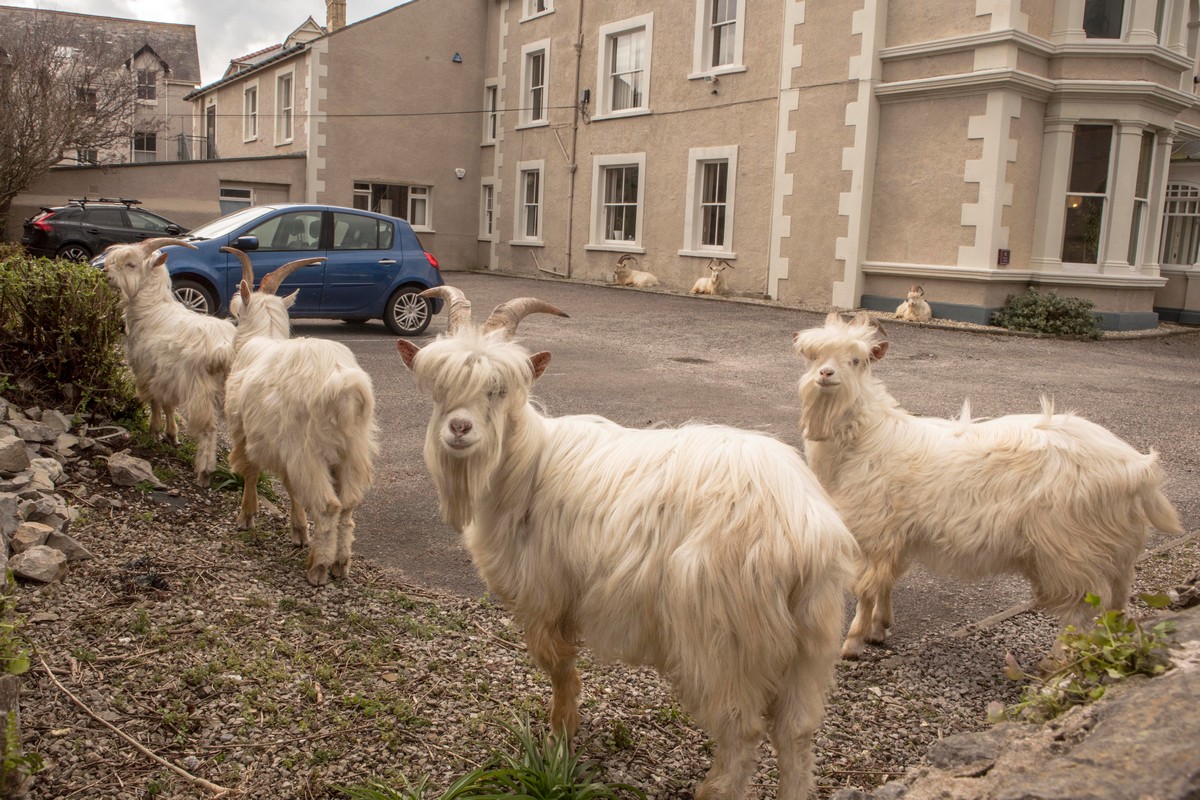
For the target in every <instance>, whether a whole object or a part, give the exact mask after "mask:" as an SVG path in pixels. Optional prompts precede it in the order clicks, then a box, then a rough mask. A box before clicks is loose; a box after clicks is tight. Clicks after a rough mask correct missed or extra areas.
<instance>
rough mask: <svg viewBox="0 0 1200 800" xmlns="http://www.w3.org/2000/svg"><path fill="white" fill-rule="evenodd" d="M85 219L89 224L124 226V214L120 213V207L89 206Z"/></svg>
mask: <svg viewBox="0 0 1200 800" xmlns="http://www.w3.org/2000/svg"><path fill="white" fill-rule="evenodd" d="M86 220H87V224H89V225H105V226H108V227H113V228H124V227H125V215H124V214H123V213H121V209H119V208H89V209H88V210H87V217H86Z"/></svg>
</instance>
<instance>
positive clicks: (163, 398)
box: [103, 238, 234, 486]
mask: <svg viewBox="0 0 1200 800" xmlns="http://www.w3.org/2000/svg"><path fill="white" fill-rule="evenodd" d="M167 245H181V246H183V247H190V248H192V249H193V250H194V249H195V246H194V245H192V244H189V243H188V242H185V241H183V240H181V239H169V238H162V239H146V240H144V241H142V242H138V243H137V244H119V245H113V246H112V247H110V248H108V250H106V251H105V255H104V267H103V269H104V273H105V274H106V275H107V276H108V280H109V283H110V284H112V285H113V286H114V287H115V288H116V289H117V292H118V294H119V295H120V298H121V307H122V309H123V310H124V312H125V356H126V359H127V360H128V362H129V371H130V372H132V373H133V380H134V384H135V385H136V387H137V393H138V397H139V398H140V399H141V401H142V402H143V403H146V404H147V405H149V406H150V433H151V435H153V436H154V437H156V438H157V437H159V436H164V435H165V437H166V439H167V440H168V441H170V442H171V443H175V442H176V441H177V440H178V437H179V426H178V424H177V423H176V421H175V409H179V410H180V412H181V413H182V414H183V419H184V422H185V423H186V425H187V432H188V435H189V436H190V437H191V438H192V439H193V440H195V442H196V460H195V470H196V483H197V484H198V485H200V486H208V484H209V481H210V478H211V475H212V471H213V469H215V468H216V466H217V422H218V420H219V418H220V411H221V404H222V402H223V398H224V394H225V377H226V376H227V375H228V374H229V363H230V361H231V360H232V359H233V334H234V328H233V325H232V324H231V323H230V322H229V321H227V320H221V319H217V318H216V317H209V316H206V315H204V314H197V313H196V312H194V311H192V310H191V309H189V308H188V307H187V306H185V305H183V304H182V303H180V302H179V301H178V300H177V299H176V298H175V295H174V294H173V293H172V292H171V277H170V276H169V275H168V274H167V267H166V261H167V254H166V253H163V252H159V251H156V248H159V247H166V246H167Z"/></svg>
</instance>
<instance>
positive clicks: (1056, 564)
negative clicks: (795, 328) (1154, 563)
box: [795, 314, 1182, 658]
mask: <svg viewBox="0 0 1200 800" xmlns="http://www.w3.org/2000/svg"><path fill="white" fill-rule="evenodd" d="M795 347H796V351H797V352H798V353H799V354H800V355H801V356H802V357H804V358H805V359H807V361H808V369H807V371H806V372H805V373H804V375H803V376H802V377H801V379H800V400H801V403H802V411H801V416H800V426H801V428H802V430H803V435H804V440H805V449H806V453H807V456H808V462H809V464H810V465H811V466H812V468H813V470H814V471H815V472H816V474H817V477H818V478H819V479H820V481H821V483H822V484H823V485H824V486H825V488H826V489H827V490H828V491H829V493H830V495H831V496H832V497H833V499H834V502H835V503H836V505H837V506H838V508H839V509H840V510H841V512H842V516H843V518H844V519H845V521H846V524H847V525H848V526H849V527H850V530H851V531H853V532H854V535H855V537H856V538H857V540H858V543H859V546H860V547H861V549H862V562H861V564H860V566H859V578H858V582H857V585H856V588H855V593H856V594H857V597H858V608H857V611H856V613H855V616H854V621H853V622H852V623H851V626H850V631H849V633H848V635H847V638H846V641H845V644H844V645H843V648H842V657H843V658H857V657H858V656H859V655H860V654H861V653H862V650H863V644H864V641H869V642H881V641H883V639H884V637H885V636H886V635H887V629H888V628H889V627H890V626H891V623H892V609H891V590H892V586H893V585H894V584H895V582H896V581H897V580H898V579H899V578H900V577H901V576H902V575H903V574H904V572H905V571H906V570H907V569H908V566H909V564H910V562H911V561H912V560H913V559H919V560H921V561H922V562H924V563H925V564H927V565H929V566H930V567H932V568H933V569H935V570H938V571H941V572H944V573H949V574H953V575H959V576H962V577H967V578H970V577H978V576H982V575H989V574H996V573H1016V574H1019V575H1023V576H1024V577H1025V578H1027V579H1028V580H1029V582H1030V584H1031V586H1032V589H1033V595H1034V600H1035V602H1036V603H1037V605H1038V606H1040V607H1041V608H1043V609H1045V610H1047V611H1049V612H1051V613H1054V614H1057V615H1059V617H1060V618H1061V620H1062V622H1063V623H1064V625H1074V626H1076V627H1079V626H1081V625H1084V624H1086V622H1087V621H1088V619H1089V618H1090V613H1089V611H1090V607H1089V606H1088V605H1086V604H1085V602H1084V596H1085V595H1086V594H1088V593H1089V592H1090V593H1094V594H1097V595H1099V596H1100V598H1101V599H1102V600H1103V602H1104V605H1105V607H1107V608H1123V607H1124V605H1125V602H1126V600H1127V598H1128V595H1129V587H1130V583H1131V581H1132V579H1133V565H1134V561H1135V559H1136V558H1137V556H1138V553H1140V552H1141V550H1142V548H1143V545H1144V543H1145V540H1146V536H1147V533H1148V531H1149V528H1150V526H1151V525H1154V526H1156V527H1158V528H1159V529H1161V530H1163V531H1166V532H1169V533H1182V529H1181V526H1180V523H1179V517H1178V515H1177V514H1176V513H1175V510H1174V508H1172V506H1171V504H1170V503H1169V502H1168V501H1167V499H1166V497H1165V496H1164V495H1163V493H1162V490H1161V488H1160V486H1161V482H1162V473H1161V470H1160V469H1159V467H1158V465H1157V463H1156V461H1157V457H1156V455H1155V453H1154V452H1153V451H1151V452H1150V454H1148V455H1143V454H1141V453H1139V452H1137V451H1136V450H1134V449H1133V448H1132V447H1130V446H1129V445H1128V444H1126V443H1125V442H1123V441H1122V440H1121V439H1119V438H1117V437H1116V436H1115V435H1113V434H1112V433H1111V432H1110V431H1108V430H1106V429H1105V428H1102V427H1100V426H1099V425H1096V424H1095V423H1092V422H1089V421H1087V420H1085V419H1082V418H1080V417H1077V416H1074V415H1072V414H1055V413H1054V412H1053V408H1052V405H1051V403H1050V402H1049V401H1047V400H1043V403H1042V413H1041V414H1029V415H1014V416H1004V417H999V418H996V419H990V420H983V421H973V420H971V419H970V409H969V407H968V406H964V408H963V414H962V417H961V418H960V419H959V420H945V419H934V418H924V417H914V416H912V415H911V414H909V413H908V412H906V411H904V410H903V409H901V408H900V407H899V406H898V404H897V403H896V401H895V400H894V399H893V398H892V396H891V395H890V394H888V392H887V390H886V389H885V388H884V386H883V384H882V383H880V382H879V381H878V380H877V379H876V378H875V377H874V376H873V375H872V374H871V364H872V362H874V361H877V360H879V359H880V358H882V357H883V355H884V353H885V352H886V351H887V342H886V340H884V339H883V336H882V330H881V329H880V328H878V327H877V326H876V325H874V324H873V323H872V322H870V320H869V319H867V318H866V317H865V316H860V317H858V318H856V319H855V320H854V321H853V322H846V321H844V320H842V319H840V318H838V316H837V315H836V314H834V315H830V318H829V319H828V320H827V321H826V323H825V326H824V327H822V328H814V329H810V330H807V331H804V332H802V333H798V334H796V336H795Z"/></svg>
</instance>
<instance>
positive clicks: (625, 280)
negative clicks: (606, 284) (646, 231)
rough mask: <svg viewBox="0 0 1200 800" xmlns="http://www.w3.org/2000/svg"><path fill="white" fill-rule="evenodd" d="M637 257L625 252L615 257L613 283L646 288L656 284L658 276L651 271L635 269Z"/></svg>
mask: <svg viewBox="0 0 1200 800" xmlns="http://www.w3.org/2000/svg"><path fill="white" fill-rule="evenodd" d="M631 263H632V264H633V266H632V267H631V266H629V265H630V264H631ZM637 263H638V262H637V259H636V258H634V257H633V256H631V255H629V254H628V253H626V254H625V255H623V256H621V257H620V258H618V259H617V268H616V269H615V270H613V283H615V284H616V285H617V286H637V287H640V288H647V287H650V286H658V276H657V275H655V274H654V273H653V272H646V271H645V270H641V269H636V267H637Z"/></svg>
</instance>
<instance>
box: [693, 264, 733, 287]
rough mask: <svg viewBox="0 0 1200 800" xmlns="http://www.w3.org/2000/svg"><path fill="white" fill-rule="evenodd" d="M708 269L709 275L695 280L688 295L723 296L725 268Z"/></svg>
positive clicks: (711, 267)
mask: <svg viewBox="0 0 1200 800" xmlns="http://www.w3.org/2000/svg"><path fill="white" fill-rule="evenodd" d="M708 269H709V274H708V275H705V276H704V277H701V278H697V279H696V282H695V283H693V284H692V288H691V291H690V292H689V294H725V292H726V289H727V287H726V284H725V267H724V266H720V267H713V266H710V267H709V268H708Z"/></svg>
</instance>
